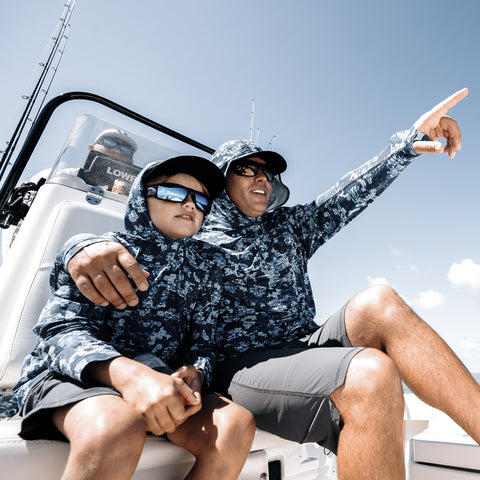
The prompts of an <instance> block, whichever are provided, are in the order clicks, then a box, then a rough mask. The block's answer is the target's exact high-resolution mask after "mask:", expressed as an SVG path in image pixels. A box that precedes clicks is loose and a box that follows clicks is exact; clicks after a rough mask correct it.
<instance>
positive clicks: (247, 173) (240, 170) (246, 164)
mask: <svg viewBox="0 0 480 480" xmlns="http://www.w3.org/2000/svg"><path fill="white" fill-rule="evenodd" d="M259 170H261V171H262V172H263V173H264V174H265V176H266V177H267V180H268V181H269V182H271V181H272V180H273V177H274V175H273V173H272V172H271V171H270V170H267V169H266V168H265V165H263V164H262V163H257V162H254V161H253V160H248V159H247V160H241V161H238V162H235V163H232V165H231V166H230V170H229V171H231V172H233V173H236V174H237V175H241V176H242V177H254V176H255V175H257V174H258V171H259Z"/></svg>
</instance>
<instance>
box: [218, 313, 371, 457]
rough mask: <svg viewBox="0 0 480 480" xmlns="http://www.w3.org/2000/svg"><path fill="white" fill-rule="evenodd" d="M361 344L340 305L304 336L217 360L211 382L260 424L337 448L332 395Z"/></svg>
mask: <svg viewBox="0 0 480 480" xmlns="http://www.w3.org/2000/svg"><path fill="white" fill-rule="evenodd" d="M361 350H362V348H355V347H352V344H351V343H350V341H349V339H348V337H347V334H346V329H345V306H344V307H342V308H341V309H340V310H339V311H338V312H336V313H335V314H334V315H332V316H331V317H329V318H328V319H327V321H326V322H325V323H324V324H323V325H322V326H321V327H319V329H318V330H316V331H315V332H313V333H312V334H311V335H308V336H307V337H305V338H302V339H299V340H297V341H293V342H289V343H285V344H282V345H279V346H277V347H275V348H269V349H268V350H267V349H266V350H256V351H252V352H246V353H243V354H241V355H239V356H238V357H236V358H234V359H231V360H227V361H225V362H221V363H219V364H217V367H216V370H215V373H214V385H213V386H214V388H215V389H216V390H217V391H220V392H221V393H223V394H228V396H229V397H231V399H232V400H233V401H234V402H236V403H238V404H240V405H242V406H243V407H245V408H247V409H248V410H250V412H252V413H253V415H254V416H255V420H256V422H257V426H258V427H259V428H261V429H263V430H266V431H268V432H271V433H274V434H275V435H278V436H280V437H283V438H287V439H289V440H293V441H296V442H300V443H305V442H317V443H319V444H320V445H322V446H324V447H325V448H328V449H329V450H331V451H333V452H334V453H336V452H337V447H338V438H339V435H340V429H341V425H340V412H339V411H338V410H337V408H336V407H335V405H334V404H333V402H332V401H331V400H330V395H331V393H332V392H333V391H335V390H336V389H337V388H338V387H340V386H341V385H343V383H344V381H345V375H346V373H347V369H348V366H349V364H350V361H351V360H352V358H353V357H354V356H355V355H356V354H357V353H358V352H359V351H361Z"/></svg>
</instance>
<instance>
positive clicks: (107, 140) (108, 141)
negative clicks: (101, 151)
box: [98, 137, 135, 155]
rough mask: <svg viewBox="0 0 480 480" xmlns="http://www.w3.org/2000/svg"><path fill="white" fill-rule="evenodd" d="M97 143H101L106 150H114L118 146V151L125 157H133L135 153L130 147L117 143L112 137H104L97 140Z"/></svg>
mask: <svg viewBox="0 0 480 480" xmlns="http://www.w3.org/2000/svg"><path fill="white" fill-rule="evenodd" d="M98 143H101V144H102V145H103V146H104V147H107V148H115V147H117V146H118V148H119V149H120V151H121V152H122V153H125V154H126V155H133V153H134V151H135V150H134V149H133V148H132V147H131V146H130V145H127V144H126V143H123V142H119V141H118V140H116V139H115V138H112V137H104V138H102V139H101V140H99V141H98Z"/></svg>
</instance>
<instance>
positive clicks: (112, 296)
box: [67, 242, 150, 310]
mask: <svg viewBox="0 0 480 480" xmlns="http://www.w3.org/2000/svg"><path fill="white" fill-rule="evenodd" d="M67 268H68V271H69V273H70V275H71V277H72V279H73V281H74V282H75V283H76V284H77V287H78V289H79V290H80V292H82V294H83V295H85V297H86V298H88V300H90V301H91V302H93V303H96V304H97V305H101V306H107V305H108V304H109V303H111V304H112V305H113V306H114V307H116V308H118V309H120V310H123V309H124V308H126V307H127V305H128V306H130V307H134V306H135V305H137V304H138V297H137V295H136V293H135V291H134V290H133V287H132V284H131V282H130V280H129V278H128V277H127V275H129V276H130V277H131V279H132V280H133V282H134V283H135V285H136V286H137V288H138V289H139V290H141V291H144V290H147V289H148V281H147V278H148V276H149V275H150V274H149V273H148V272H145V271H144V270H142V269H141V268H140V265H139V264H138V263H137V261H136V260H135V259H134V258H133V257H132V256H131V255H130V253H129V252H128V250H127V249H126V248H125V247H124V246H123V245H121V244H119V243H115V242H98V243H94V244H92V245H88V246H87V247H85V248H83V249H82V250H80V251H79V252H78V253H77V254H76V255H74V256H73V257H72V258H71V260H70V261H69V262H68V265H67Z"/></svg>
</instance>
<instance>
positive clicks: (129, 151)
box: [119, 143, 133, 155]
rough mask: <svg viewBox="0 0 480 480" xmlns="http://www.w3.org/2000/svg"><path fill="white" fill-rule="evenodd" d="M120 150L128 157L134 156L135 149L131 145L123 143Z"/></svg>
mask: <svg viewBox="0 0 480 480" xmlns="http://www.w3.org/2000/svg"><path fill="white" fill-rule="evenodd" d="M119 148H120V151H121V152H122V153H126V154H127V155H132V153H133V148H132V147H131V146H130V145H126V144H124V143H121V144H120V146H119Z"/></svg>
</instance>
